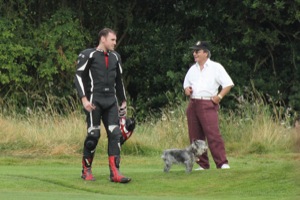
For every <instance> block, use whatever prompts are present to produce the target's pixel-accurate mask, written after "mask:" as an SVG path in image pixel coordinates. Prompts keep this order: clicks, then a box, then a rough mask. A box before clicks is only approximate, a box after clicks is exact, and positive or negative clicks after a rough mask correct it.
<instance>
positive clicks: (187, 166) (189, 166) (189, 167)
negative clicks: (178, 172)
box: [184, 161, 193, 173]
mask: <svg viewBox="0 0 300 200" xmlns="http://www.w3.org/2000/svg"><path fill="white" fill-rule="evenodd" d="M184 164H185V172H186V173H191V172H192V169H193V163H192V162H190V161H186V162H185V163H184Z"/></svg>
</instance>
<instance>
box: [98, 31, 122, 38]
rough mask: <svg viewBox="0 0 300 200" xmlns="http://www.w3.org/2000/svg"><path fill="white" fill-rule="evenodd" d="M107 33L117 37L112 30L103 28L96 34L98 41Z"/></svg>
mask: <svg viewBox="0 0 300 200" xmlns="http://www.w3.org/2000/svg"><path fill="white" fill-rule="evenodd" d="M109 33H113V34H115V35H117V34H116V32H115V31H114V30H112V29H110V28H104V29H102V30H101V31H99V33H98V38H99V40H100V39H101V37H102V36H104V37H106V36H107V35H108V34H109Z"/></svg>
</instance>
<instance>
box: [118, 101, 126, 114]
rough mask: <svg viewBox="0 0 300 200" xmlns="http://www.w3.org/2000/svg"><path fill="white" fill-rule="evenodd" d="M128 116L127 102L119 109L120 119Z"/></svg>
mask: <svg viewBox="0 0 300 200" xmlns="http://www.w3.org/2000/svg"><path fill="white" fill-rule="evenodd" d="M126 114H127V103H126V101H123V103H122V104H121V106H120V108H119V117H125V116H126Z"/></svg>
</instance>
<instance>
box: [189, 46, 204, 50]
mask: <svg viewBox="0 0 300 200" xmlns="http://www.w3.org/2000/svg"><path fill="white" fill-rule="evenodd" d="M190 49H193V50H199V49H202V48H201V47H197V46H192V47H190Z"/></svg>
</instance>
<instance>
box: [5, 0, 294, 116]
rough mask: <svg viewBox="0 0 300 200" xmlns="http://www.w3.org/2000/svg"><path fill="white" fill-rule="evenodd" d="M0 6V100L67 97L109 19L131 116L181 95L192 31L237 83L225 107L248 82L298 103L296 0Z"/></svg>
mask: <svg viewBox="0 0 300 200" xmlns="http://www.w3.org/2000/svg"><path fill="white" fill-rule="evenodd" d="M0 13H1V14H0V25H1V26H0V30H1V32H0V41H1V44H0V53H1V54H0V55H1V56H0V62H1V65H0V104H1V105H2V108H4V107H5V106H8V105H9V106H11V105H14V106H15V107H16V108H18V109H19V110H18V111H22V110H25V108H26V107H30V108H37V107H44V106H46V105H47V104H48V105H49V103H50V104H51V107H53V108H54V109H57V110H63V105H65V104H67V103H69V102H70V101H71V102H74V100H75V101H76V93H75V91H74V88H73V75H74V71H75V65H76V63H75V62H76V57H77V55H78V53H79V52H80V51H81V50H83V49H85V48H87V47H93V46H95V45H97V33H98V31H99V30H100V29H101V28H103V27H111V28H113V29H115V30H116V31H117V32H118V44H117V50H118V51H119V52H120V54H121V55H122V59H123V63H124V66H123V67H124V73H125V74H124V79H125V84H126V88H127V91H128V96H129V99H130V104H131V106H132V107H133V108H134V109H135V111H136V115H137V116H138V117H140V118H142V117H144V116H146V115H148V113H149V110H153V111H157V110H159V109H160V108H162V107H164V106H165V105H167V104H174V103H175V104H176V103H177V102H181V100H182V99H184V95H183V93H182V81H183V78H184V76H185V73H186V71H187V70H188V67H189V65H190V64H191V63H192V62H193V60H192V55H191V52H190V51H189V49H188V47H189V46H191V45H192V44H193V43H195V41H197V40H207V41H209V42H210V43H211V51H212V59H213V60H216V61H219V62H221V63H222V64H223V65H224V67H225V68H226V69H227V71H228V72H229V74H230V75H231V76H232V78H233V80H234V82H235V84H236V87H235V88H234V89H233V91H232V92H231V98H230V97H229V98H225V101H227V102H226V104H225V105H228V106H230V107H231V108H234V107H235V105H234V104H235V103H234V101H232V99H233V98H237V97H240V96H242V95H244V93H245V88H249V87H253V85H254V87H255V88H256V89H257V90H258V91H260V92H262V93H264V94H265V95H266V96H269V97H271V98H272V102H278V104H280V105H279V106H282V104H281V102H283V104H284V107H291V108H292V109H294V110H296V111H299V110H300V104H299V103H298V102H300V89H299V85H300V84H299V80H300V72H299V60H300V56H299V55H300V49H299V48H300V43H299V39H300V37H299V30H298V27H299V25H300V23H299V21H300V3H299V1H297V0H291V1H284V0H276V1H267V2H266V1H262V0H244V1H240V0H232V1H230V2H225V1H221V2H220V1H211V0H210V1H208V0H203V1H201V2H200V1H196V0H192V1H191V0H170V1H163V0H156V1H153V0H146V1H138V0H135V1H132V0H125V1H122V3H120V2H119V1H116V0H113V1H109V2H103V1H99V0H88V1H82V0H75V1H71V0H64V1H58V0H54V1H50V2H49V1H37V0H29V1H22V0H14V1H12V0H7V1H4V0H0ZM251 84H252V85H251ZM76 102H79V101H76Z"/></svg>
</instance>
